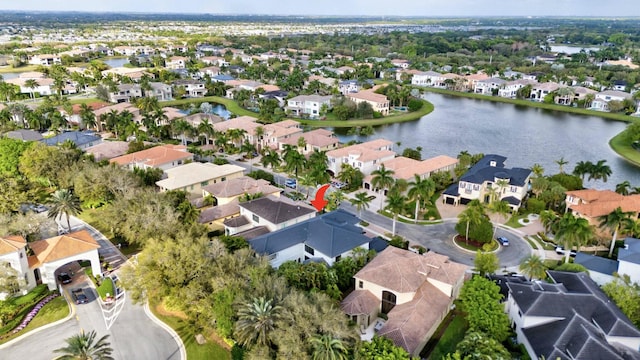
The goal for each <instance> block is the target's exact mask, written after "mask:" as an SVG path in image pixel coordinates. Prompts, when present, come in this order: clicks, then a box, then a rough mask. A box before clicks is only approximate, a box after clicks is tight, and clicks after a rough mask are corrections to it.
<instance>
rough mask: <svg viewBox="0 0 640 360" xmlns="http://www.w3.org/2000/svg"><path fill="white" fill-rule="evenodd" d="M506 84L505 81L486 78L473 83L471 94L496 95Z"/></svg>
mask: <svg viewBox="0 0 640 360" xmlns="http://www.w3.org/2000/svg"><path fill="white" fill-rule="evenodd" d="M506 83H507V81H506V80H503V79H500V78H494V77H492V78H488V79H483V80H478V81H476V82H475V85H474V88H473V92H474V93H476V94H483V95H493V94H494V93H495V94H497V93H498V91H499V90H500V88H502V87H503V86H504V85H505V84H506Z"/></svg>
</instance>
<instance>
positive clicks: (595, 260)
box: [574, 252, 618, 275]
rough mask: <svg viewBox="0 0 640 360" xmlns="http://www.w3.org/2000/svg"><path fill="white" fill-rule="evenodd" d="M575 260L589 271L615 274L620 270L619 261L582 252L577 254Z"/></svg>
mask: <svg viewBox="0 0 640 360" xmlns="http://www.w3.org/2000/svg"><path fill="white" fill-rule="evenodd" d="M574 262H575V263H576V264H580V265H582V266H584V267H585V268H587V270H589V271H595V272H599V273H601V274H607V275H613V273H614V272H616V271H618V262H617V261H615V260H611V259H605V258H603V257H600V256H594V255H589V254H585V253H582V252H579V253H578V254H577V255H576V258H575V260H574Z"/></svg>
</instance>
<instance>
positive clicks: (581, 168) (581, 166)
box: [573, 161, 594, 181]
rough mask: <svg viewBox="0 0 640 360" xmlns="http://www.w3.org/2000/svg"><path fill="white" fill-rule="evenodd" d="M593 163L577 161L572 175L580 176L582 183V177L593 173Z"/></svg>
mask: <svg viewBox="0 0 640 360" xmlns="http://www.w3.org/2000/svg"><path fill="white" fill-rule="evenodd" d="M593 169H594V166H593V163H592V162H591V161H578V162H577V163H576V166H575V167H574V168H573V175H575V176H580V178H582V181H584V177H585V175H587V174H592V173H593Z"/></svg>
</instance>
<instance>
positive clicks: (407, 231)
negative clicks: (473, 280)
mask: <svg viewBox="0 0 640 360" xmlns="http://www.w3.org/2000/svg"><path fill="white" fill-rule="evenodd" d="M340 207H341V208H343V209H345V210H347V211H349V212H351V213H353V214H358V211H357V210H356V208H355V207H354V206H352V205H351V204H350V203H349V201H343V202H342V204H341V205H340ZM361 218H362V220H364V221H366V222H368V223H370V224H374V225H377V226H379V227H382V228H383V229H386V232H389V233H390V232H391V228H392V225H393V220H391V219H389V218H387V217H385V216H382V215H380V214H377V213H373V212H370V211H363V212H362V217H361ZM456 223H457V220H456V219H450V220H444V221H443V223H441V224H434V225H413V224H406V223H403V222H400V221H397V222H396V233H397V234H398V235H400V236H402V237H404V238H405V239H406V240H409V241H410V242H411V243H416V244H420V245H422V246H424V247H425V248H428V249H430V250H432V251H434V252H436V253H438V254H442V255H447V256H448V257H449V258H450V259H451V260H453V261H455V262H459V263H462V264H465V265H469V266H473V260H474V258H475V254H474V253H472V252H469V251H466V250H463V249H460V248H459V247H457V246H456V245H454V244H453V240H452V238H453V236H454V235H455V234H457V232H456V231H455V229H454V227H455V225H456ZM496 236H506V237H507V238H508V239H509V240H510V241H509V246H506V247H505V246H501V247H500V249H499V250H498V252H497V255H498V258H499V259H500V266H504V267H512V266H517V265H519V264H520V262H522V259H524V258H525V257H527V256H529V255H530V254H531V247H530V246H529V244H528V243H527V242H526V241H525V240H524V239H522V237H521V236H520V235H519V234H518V233H517V232H515V231H513V230H509V229H504V228H500V227H499V228H498V231H497V233H496Z"/></svg>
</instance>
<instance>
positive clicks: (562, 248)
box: [556, 246, 576, 257]
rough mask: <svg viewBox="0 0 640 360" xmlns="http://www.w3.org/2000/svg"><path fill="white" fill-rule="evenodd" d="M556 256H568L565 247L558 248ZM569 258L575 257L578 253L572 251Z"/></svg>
mask: <svg viewBox="0 0 640 360" xmlns="http://www.w3.org/2000/svg"><path fill="white" fill-rule="evenodd" d="M556 254H558V255H564V254H566V250H565V249H564V246H556ZM569 256H571V257H575V256H576V251H575V250H571V251H570V252H569Z"/></svg>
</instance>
